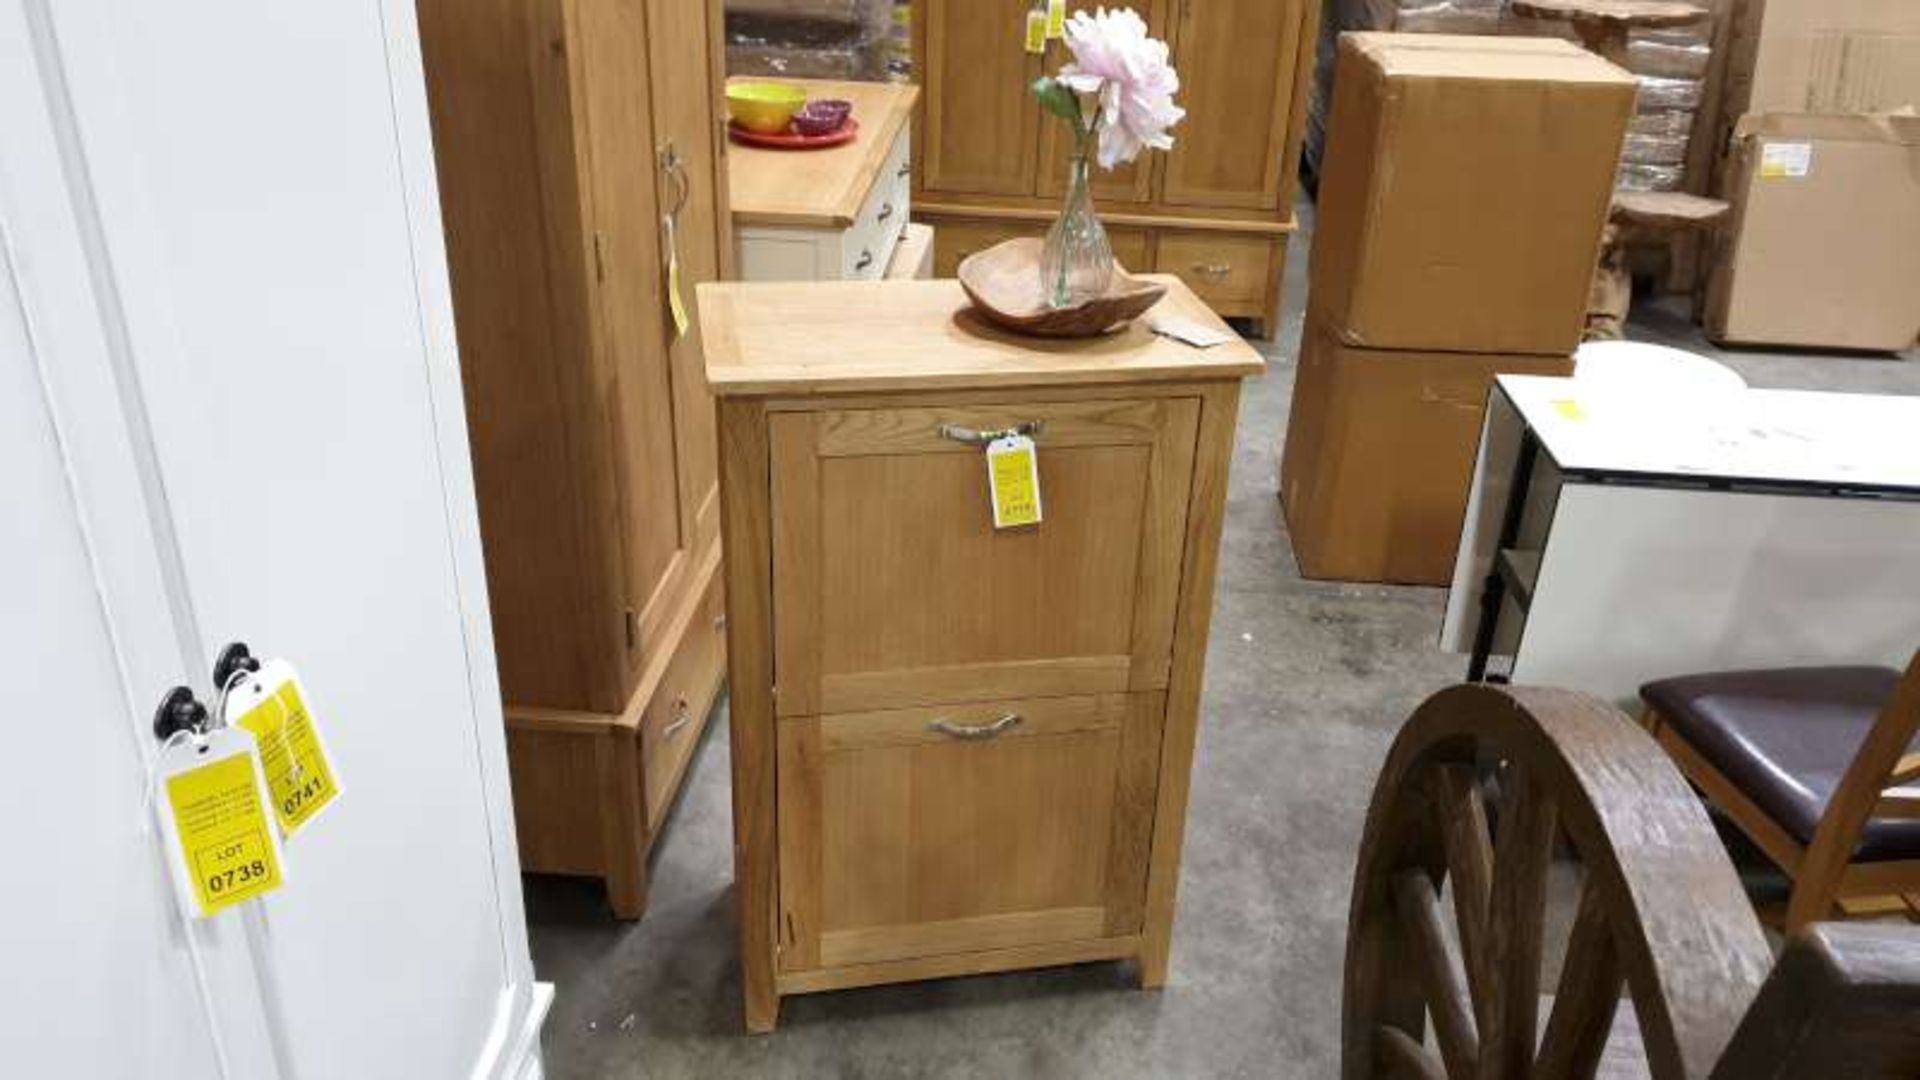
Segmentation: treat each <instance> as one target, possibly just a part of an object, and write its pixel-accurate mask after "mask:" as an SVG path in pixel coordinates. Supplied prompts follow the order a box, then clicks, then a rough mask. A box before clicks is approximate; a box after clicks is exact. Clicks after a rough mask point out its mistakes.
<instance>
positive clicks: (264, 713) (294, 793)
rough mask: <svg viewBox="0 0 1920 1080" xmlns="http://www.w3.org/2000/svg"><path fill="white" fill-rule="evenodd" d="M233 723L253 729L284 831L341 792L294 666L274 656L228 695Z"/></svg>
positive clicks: (289, 832) (293, 829)
mask: <svg viewBox="0 0 1920 1080" xmlns="http://www.w3.org/2000/svg"><path fill="white" fill-rule="evenodd" d="M227 721H228V723H230V724H232V725H234V726H236V727H241V728H245V729H246V730H247V731H250V732H252V733H253V737H254V738H255V739H257V740H258V741H259V745H260V765H261V768H262V769H263V771H264V772H265V773H266V777H267V790H268V791H269V792H270V793H271V795H272V797H273V814H274V817H275V819H276V820H278V821H279V823H280V831H281V832H282V833H284V834H285V835H287V836H292V835H293V834H294V833H295V832H296V831H298V830H299V829H300V828H301V827H302V826H304V825H305V824H307V823H308V822H309V821H312V820H313V817H314V815H316V814H318V813H319V812H320V811H322V810H324V809H326V807H327V804H329V803H331V802H333V800H334V798H335V797H336V796H338V795H339V794H340V784H339V781H338V780H337V779H336V778H335V776H334V771H333V760H332V758H330V757H329V756H328V754H327V747H326V743H325V742H323V741H322V740H321V738H320V728H319V724H318V722H317V721H315V719H314V717H313V713H312V711H311V710H310V709H309V708H308V706H307V700H306V697H305V695H303V694H302V693H301V692H300V680H299V678H298V677H297V676H296V675H295V674H294V671H293V667H292V666H291V665H289V664H287V663H286V662H285V661H282V660H269V661H268V662H267V663H266V664H265V666H263V667H262V668H261V669H260V671H259V673H258V674H257V675H256V676H254V677H253V678H251V679H249V680H247V681H246V682H244V683H242V684H241V685H240V686H238V687H235V688H234V690H233V692H232V693H231V694H230V695H229V696H228V698H227Z"/></svg>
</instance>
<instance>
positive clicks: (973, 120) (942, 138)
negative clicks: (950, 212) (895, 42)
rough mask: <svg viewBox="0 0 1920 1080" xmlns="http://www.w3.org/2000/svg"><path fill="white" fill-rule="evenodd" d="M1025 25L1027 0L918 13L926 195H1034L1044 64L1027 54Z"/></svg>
mask: <svg viewBox="0 0 1920 1080" xmlns="http://www.w3.org/2000/svg"><path fill="white" fill-rule="evenodd" d="M1026 19H1027V0H921V2H920V5H919V7H918V8H917V9H916V10H915V12H914V40H915V42H916V43H917V44H918V46H919V57H920V62H921V63H922V64H924V65H925V66H926V72H927V77H926V83H925V85H926V87H927V94H926V96H925V97H924V98H923V99H922V100H921V105H920V108H921V119H922V128H921V132H920V134H919V135H918V136H916V142H917V144H918V148H917V153H918V154H919V157H920V162H921V183H922V186H923V187H924V188H925V190H927V191H953V192H969V193H974V194H992V195H1031V194H1033V188H1034V163H1035V159H1036V157H1037V156H1038V153H1039V148H1038V146H1037V145H1036V142H1035V140H1036V139H1037V137H1038V134H1037V133H1038V126H1037V125H1038V123H1039V119H1040V106H1039V105H1038V103H1036V102H1035V101H1034V99H1033V89H1032V84H1033V80H1034V79H1035V78H1037V77H1038V76H1039V74H1040V65H1039V61H1038V58H1036V57H1034V56H1031V55H1029V54H1028V53H1027V52H1026V49H1025V35H1026Z"/></svg>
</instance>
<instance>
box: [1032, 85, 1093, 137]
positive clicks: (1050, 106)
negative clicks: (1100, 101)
mask: <svg viewBox="0 0 1920 1080" xmlns="http://www.w3.org/2000/svg"><path fill="white" fill-rule="evenodd" d="M1033 96H1034V97H1036V98H1038V99H1040V107H1041V108H1042V109H1045V110H1046V111H1048V112H1050V113H1052V114H1053V115H1055V116H1058V117H1060V118H1061V119H1062V120H1065V121H1067V122H1068V123H1070V124H1072V125H1073V127H1074V130H1076V131H1078V130H1079V129H1080V126H1081V125H1082V124H1083V123H1084V122H1085V121H1084V119H1083V118H1082V117H1081V115H1080V95H1078V94H1076V93H1074V92H1073V91H1072V90H1069V89H1068V88H1067V85H1066V84H1065V83H1063V82H1061V81H1060V80H1058V79H1056V78H1054V77H1053V76H1051V75H1043V76H1041V77H1040V78H1038V79H1036V80H1034V83H1033Z"/></svg>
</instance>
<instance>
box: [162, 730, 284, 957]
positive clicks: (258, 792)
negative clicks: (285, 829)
mask: <svg viewBox="0 0 1920 1080" xmlns="http://www.w3.org/2000/svg"><path fill="white" fill-rule="evenodd" d="M156 769H157V774H158V775H157V779H158V791H157V792H156V796H157V797H156V798H155V800H154V813H155V814H156V815H157V816H158V818H159V820H160V830H161V833H162V834H163V835H164V837H165V843H166V847H167V861H168V862H169V863H171V864H172V866H173V871H174V875H173V876H174V884H175V886H176V887H177V888H178V890H179V893H180V902H181V906H183V907H184V908H185V909H186V910H187V911H188V912H191V913H192V914H193V916H194V917H195V918H201V919H204V918H206V917H207V916H209V915H217V914H219V913H220V912H222V911H225V910H226V909H227V908H230V907H233V906H234V905H236V904H242V903H245V902H246V901H248V900H252V899H255V898H257V897H261V896H265V895H266V894H268V893H270V892H273V891H274V890H276V889H278V888H280V886H281V885H282V884H284V883H285V875H284V871H283V869H282V868H283V867H284V865H285V863H284V862H283V861H282V858H281V851H280V835H279V831H278V830H277V829H275V828H274V825H273V814H272V811H271V810H269V809H268V803H267V787H266V783H265V782H264V780H263V779H262V778H261V774H260V761H259V756H258V754H257V752H256V750H255V746H254V740H253V736H252V735H249V734H247V733H246V732H245V731H241V730H239V729H237V728H216V729H215V730H214V731H212V732H211V733H210V734H208V735H207V736H206V737H205V738H204V739H197V740H196V739H181V740H179V741H176V742H172V743H169V744H168V745H167V746H166V747H165V748H164V749H162V750H161V752H160V759H159V761H158V762H157V763H156Z"/></svg>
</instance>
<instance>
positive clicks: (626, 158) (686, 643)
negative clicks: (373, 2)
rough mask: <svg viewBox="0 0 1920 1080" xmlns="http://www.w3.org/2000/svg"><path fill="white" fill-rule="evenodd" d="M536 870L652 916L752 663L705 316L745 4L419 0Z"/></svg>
mask: <svg viewBox="0 0 1920 1080" xmlns="http://www.w3.org/2000/svg"><path fill="white" fill-rule="evenodd" d="M419 15H420V30H421V37H422V40H423V46H424V53H425V61H426V72H427V82H428V95H429V102H430V105H431V110H432V119H433V129H434V150H435V156H436V158H437V161H438V165H439V177H440V189H441V207H442V211H443V214H444V216H445V221H446V232H447V251H448V255H449V260H450V263H451V271H452V280H453V294H454V295H453V299H454V317H455V321H456V324H457V326H458V332H459V339H460V361H461V369H462V377H463V380H464V383H465V389H466V404H467V420H468V428H469V434H470V439H471V443H472V452H473V459H474V473H475V483H476V486H477V488H478V495H479V503H480V524H481V533H482V540H483V542H484V545H485V550H486V563H487V586H488V591H489V593H490V599H491V606H492V611H493V635H494V641H495V644H496V647H497V651H498V657H499V664H500V684H501V690H502V692H503V694H504V696H505V698H506V717H507V751H508V757H509V762H510V768H511V772H512V781H513V795H514V806H515V817H516V820H517V827H518V832H519V840H520V861H521V864H522V866H523V867H524V868H525V869H526V870H528V871H535V872H547V873H560V874H576V875H586V876H592V877H599V878H604V879H605V880H606V883H607V895H608V900H609V902H610V904H611V906H612V908H613V910H614V912H615V913H616V914H617V915H619V916H621V917H624V918H637V917H639V915H640V914H641V912H642V911H643V910H644V909H645V906H646V893H647V889H646V881H647V853H648V850H649V848H650V847H651V845H652V843H653V841H654V840H655V839H656V838H657V837H658V835H659V832H660V827H661V824H662V822H663V820H664V817H665V814H666V812H667V811H668V809H669V808H670V807H671V805H672V802H673V797H674V794H675V792H676V791H677V790H678V787H679V784H680V780H681V778H682V776H683V774H684V772H685V769H686V764H687V761H688V759H689V757H690V755H691V754H692V751H693V748H694V747H695V745H696V744H697V743H698V742H699V739H700V734H701V730H702V729H703V727H704V726H705V722H706V717H707V714H708V711H709V709H710V707H711V705H712V703H713V700H714V696H715V694H716V693H717V691H718V686H719V680H720V677H721V675H722V672H723V670H724V667H725V645H724V641H723V640H722V639H723V634H722V632H721V623H720V620H721V599H720V582H719V580H718V577H719V575H718V567H719V559H720V554H719V513H718V498H717V489H716V475H715V459H714V429H713V422H714V414H713V405H712V399H711V398H710V397H709V395H708V393H707V390H706V384H705V380H704V379H703V377H702V374H701V370H700V356H701V348H700V340H699V327H698V326H697V325H690V326H689V327H688V328H687V331H686V333H685V334H678V333H676V330H675V325H674V319H673V315H672V311H671V308H670V306H669V301H668V289H669V287H670V284H671V280H670V279H671V274H670V273H669V269H668V268H669V265H670V262H671V261H672V260H676V259H677V261H678V265H679V276H680V278H681V283H682V290H683V299H684V301H685V303H686V304H687V305H688V306H689V309H691V306H692V305H693V303H694V296H693V292H692V290H693V288H694V286H695V285H696V284H697V283H699V282H703V281H711V280H714V279H716V278H719V277H722V276H730V275H727V274H726V273H725V271H726V270H727V268H728V263H730V261H731V259H732V255H733V250H732V237H731V231H730V224H729V219H728V208H727V184H726V172H725V154H726V140H725V136H724V134H723V133H722V128H721V125H722V123H723V122H724V120H725V111H724V108H723V107H722V105H721V89H720V88H721V85H722V83H723V80H724V68H723V62H722V51H721V50H722V34H721V10H720V0H486V2H484V3H475V2H472V0H420V4H419Z"/></svg>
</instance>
